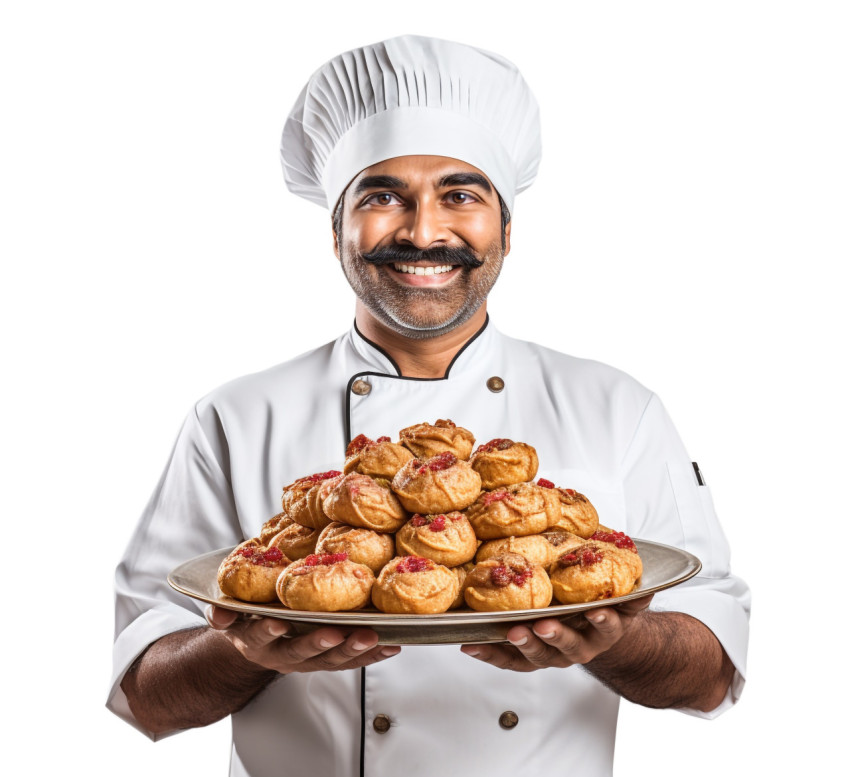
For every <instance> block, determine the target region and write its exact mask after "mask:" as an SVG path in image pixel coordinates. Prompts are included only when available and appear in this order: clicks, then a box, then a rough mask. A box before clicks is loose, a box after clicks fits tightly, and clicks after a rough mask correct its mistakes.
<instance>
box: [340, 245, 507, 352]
mask: <svg viewBox="0 0 850 777" xmlns="http://www.w3.org/2000/svg"><path fill="white" fill-rule="evenodd" d="M340 260H341V263H342V269H343V272H344V273H345V277H346V279H347V280H348V283H349V284H350V285H351V288H352V289H353V290H354V293H355V294H356V295H357V297H358V299H359V300H360V301H361V302H362V303H363V304H364V305H365V306H366V309H367V310H368V311H369V312H370V313H371V314H372V315H373V316H375V318H377V319H378V320H379V321H380V322H381V323H383V324H384V325H385V326H387V327H388V328H389V329H391V330H392V331H394V332H396V333H398V334H400V335H403V336H405V337H408V338H411V339H415V340H424V339H428V338H432V337H439V336H440V335H443V334H445V333H446V332H449V331H451V330H452V329H454V328H455V327H458V326H460V325H461V324H463V323H465V322H466V321H468V320H469V319H470V318H472V316H473V315H474V314H475V313H476V311H478V309H479V308H480V307H481V305H482V304H483V303H484V302H485V300H486V299H487V295H488V294H489V293H490V289H492V288H493V285H494V284H495V283H496V279H497V278H498V277H499V273H500V272H501V269H502V264H503V262H504V251H503V249H502V246H501V244H500V242H496V243H494V244H492V245H491V246H490V248H489V249H488V250H487V251H486V253H485V254H483V255H478V254H476V253H475V252H474V251H473V250H472V249H471V248H470V247H469V246H468V245H464V246H462V247H461V248H451V247H446V248H431V249H427V250H424V251H419V250H417V249H415V248H413V247H412V246H402V247H399V246H392V247H388V248H386V249H377V250H375V251H372V252H370V253H368V254H363V253H361V252H359V251H358V250H357V249H356V248H354V247H353V246H351V245H346V244H345V243H344V242H342V243H341V250H340ZM394 261H396V262H400V263H402V264H415V263H416V261H428V262H434V263H437V264H450V265H455V266H459V267H460V270H459V272H458V275H457V276H456V277H455V278H453V279H452V280H451V281H450V282H449V283H448V284H446V285H445V286H438V287H428V286H406V285H403V284H401V283H399V282H397V281H396V280H395V279H394V278H393V277H392V276H391V273H393V272H395V271H394V270H393V269H391V268H390V267H388V266H387V265H389V264H390V263H392V262H394Z"/></svg>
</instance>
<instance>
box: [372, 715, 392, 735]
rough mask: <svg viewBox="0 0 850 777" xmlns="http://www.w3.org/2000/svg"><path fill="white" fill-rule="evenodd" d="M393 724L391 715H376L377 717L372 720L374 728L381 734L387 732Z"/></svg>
mask: <svg viewBox="0 0 850 777" xmlns="http://www.w3.org/2000/svg"><path fill="white" fill-rule="evenodd" d="M391 725H392V723H391V721H390V717H389V715H375V719H374V720H373V721H372V728H374V729H375V731H377V732H378V733H379V734H386V733H387V731H389V730H390V726H391Z"/></svg>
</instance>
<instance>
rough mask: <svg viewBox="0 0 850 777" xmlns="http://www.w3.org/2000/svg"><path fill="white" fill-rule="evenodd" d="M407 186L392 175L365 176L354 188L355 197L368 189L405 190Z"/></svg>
mask: <svg viewBox="0 0 850 777" xmlns="http://www.w3.org/2000/svg"><path fill="white" fill-rule="evenodd" d="M406 188H407V184H406V183H405V182H404V181H402V180H401V178H396V177H395V176H394V175H367V176H366V177H365V178H361V179H360V180H359V181H358V182H357V186H355V187H354V194H355V196H356V195H358V194H362V193H363V192H365V191H368V190H369V189H406Z"/></svg>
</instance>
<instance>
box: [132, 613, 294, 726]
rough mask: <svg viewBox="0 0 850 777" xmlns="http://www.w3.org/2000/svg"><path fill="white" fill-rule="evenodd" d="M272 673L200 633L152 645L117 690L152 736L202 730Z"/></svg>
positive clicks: (216, 635) (216, 636)
mask: <svg viewBox="0 0 850 777" xmlns="http://www.w3.org/2000/svg"><path fill="white" fill-rule="evenodd" d="M277 674H278V673H277V672H275V671H272V670H269V669H264V668H263V667H261V666H258V665H257V664H254V663H252V662H251V661H249V660H248V659H246V658H244V657H243V656H242V655H241V654H240V653H239V651H238V650H237V649H236V648H235V647H234V646H233V645H232V644H231V643H230V642H229V641H228V640H227V639H226V638H225V637H224V635H223V634H221V633H220V632H217V631H214V630H213V629H209V628H206V627H203V628H197V629H189V630H187V631H179V632H176V633H174V634H169V635H167V636H165V637H163V638H162V639H160V640H158V641H157V642H155V643H153V644H152V645H151V646H150V647H149V648H148V649H147V651H145V653H143V654H142V656H141V658H140V659H139V660H138V661H137V662H136V663H135V664H134V665H133V667H132V668H131V669H130V670H129V671H128V672H127V674H126V675H125V676H124V679H123V681H122V682H121V688H122V690H123V691H124V693H125V694H126V696H127V702H128V704H129V705H130V709H131V710H132V712H133V714H134V715H135V716H136V719H137V720H138V721H139V723H140V724H141V725H142V726H144V727H145V728H146V729H148V730H149V731H152V732H153V733H156V734H161V733H165V732H168V731H176V730H179V729H184V728H194V727H197V726H206V725H208V724H210V723H214V722H215V721H217V720H220V719H221V718H223V717H226V716H227V715H230V714H231V713H233V712H236V711H238V710H240V709H242V707H244V706H245V705H246V704H247V703H248V702H249V701H250V700H251V699H252V698H254V696H256V695H257V694H258V693H259V692H260V691H261V690H262V689H263V688H265V687H266V685H268V684H269V683H270V682H271V681H272V680H273V679H274V678H275V677H277Z"/></svg>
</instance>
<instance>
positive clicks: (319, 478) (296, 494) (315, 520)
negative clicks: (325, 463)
mask: <svg viewBox="0 0 850 777" xmlns="http://www.w3.org/2000/svg"><path fill="white" fill-rule="evenodd" d="M340 475H342V473H341V472H340V471H338V470H330V471H329V472H317V473H316V474H315V475H308V476H307V477H303V478H299V479H298V480H296V481H295V482H294V483H292V484H291V485H288V486H287V487H286V488H284V489H283V496H282V497H281V506H282V507H283V510H284V512H285V513H286V514H287V515H288V516H289V517H290V518H292V520H293V521H295V522H296V523H300V524H301V525H302V526H310V527H311V528H313V529H324V528H325V526H327V525H328V524H329V523H330V521H329V520H328V519H327V518H326V517H325V515H324V513H323V512H322V503H321V501H320V500H321V499H322V498H323V497H320V493H322V485H323V484H325V483H326V482H327V481H331V486H330V487H332V484H333V483H336V482H338V478H339V476H340ZM328 488H329V487H328V486H326V487H325V490H324V492H323V493H324V495H325V496H326V495H327V491H328Z"/></svg>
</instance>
